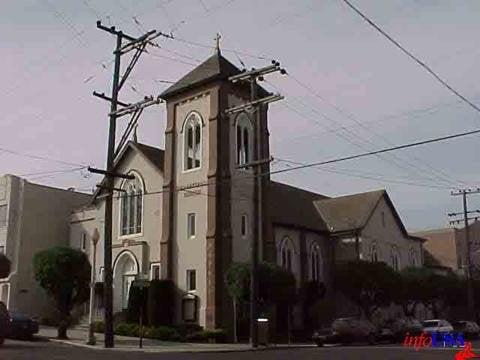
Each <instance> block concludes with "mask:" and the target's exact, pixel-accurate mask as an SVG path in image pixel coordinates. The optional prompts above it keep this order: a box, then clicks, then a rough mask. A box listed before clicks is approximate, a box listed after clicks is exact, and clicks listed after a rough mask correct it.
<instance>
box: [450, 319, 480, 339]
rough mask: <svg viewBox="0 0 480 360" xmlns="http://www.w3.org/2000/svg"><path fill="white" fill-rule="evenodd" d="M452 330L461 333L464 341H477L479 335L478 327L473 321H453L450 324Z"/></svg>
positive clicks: (479, 327)
mask: <svg viewBox="0 0 480 360" xmlns="http://www.w3.org/2000/svg"><path fill="white" fill-rule="evenodd" d="M452 326H453V330H454V331H455V332H457V333H462V334H463V335H464V336H465V338H466V339H477V338H478V337H479V334H480V326H478V324H477V323H476V322H473V321H464V320H460V321H454V322H452Z"/></svg>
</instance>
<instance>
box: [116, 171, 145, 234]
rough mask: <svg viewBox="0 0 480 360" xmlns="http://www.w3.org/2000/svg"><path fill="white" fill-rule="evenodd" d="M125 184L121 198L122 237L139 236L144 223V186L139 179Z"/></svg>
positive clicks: (136, 177) (136, 178)
mask: <svg viewBox="0 0 480 360" xmlns="http://www.w3.org/2000/svg"><path fill="white" fill-rule="evenodd" d="M134 176H135V179H133V180H127V181H125V182H124V183H123V186H122V189H123V190H125V192H122V195H121V197H120V208H121V214H120V229H121V232H120V233H121V235H122V236H123V235H132V234H139V233H141V232H142V222H143V193H144V192H143V186H142V182H141V180H140V179H139V177H138V176H137V175H136V174H134Z"/></svg>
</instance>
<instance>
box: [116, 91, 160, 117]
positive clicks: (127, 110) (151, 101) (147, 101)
mask: <svg viewBox="0 0 480 360" xmlns="http://www.w3.org/2000/svg"><path fill="white" fill-rule="evenodd" d="M162 102H163V100H162V99H161V98H160V96H157V97H156V98H154V97H153V96H146V97H145V98H144V99H143V100H141V101H139V102H137V103H135V104H132V105H130V106H127V107H124V108H123V109H119V110H117V111H115V112H113V113H110V114H109V115H110V116H112V115H114V116H115V117H117V118H119V117H122V116H125V115H128V114H131V113H132V112H135V111H137V110H140V109H144V108H146V107H149V106H151V105H156V104H161V103H162Z"/></svg>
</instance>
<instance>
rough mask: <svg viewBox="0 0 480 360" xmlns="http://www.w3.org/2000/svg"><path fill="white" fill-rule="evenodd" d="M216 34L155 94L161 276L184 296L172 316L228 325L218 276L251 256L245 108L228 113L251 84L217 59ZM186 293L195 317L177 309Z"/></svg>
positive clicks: (227, 304) (246, 96)
mask: <svg viewBox="0 0 480 360" xmlns="http://www.w3.org/2000/svg"><path fill="white" fill-rule="evenodd" d="M219 39H220V37H219V35H217V38H216V43H217V46H216V49H215V53H214V55H212V56H211V57H210V58H208V59H207V60H206V61H205V62H203V63H202V64H200V65H198V66H197V67H196V68H195V69H193V70H192V71H190V72H189V73H188V74H186V75H185V76H184V77H182V78H181V79H180V80H178V81H177V82H176V83H175V84H173V85H172V86H170V87H169V88H168V89H166V90H165V91H164V92H163V93H162V94H161V97H162V98H163V99H164V100H165V101H166V105H167V126H166V130H165V163H164V183H163V193H162V196H163V209H162V237H161V240H160V257H161V271H162V278H164V279H171V280H173V282H174V284H175V285H176V287H177V288H178V289H179V290H180V293H181V294H182V295H181V296H182V298H180V299H178V301H177V304H176V308H175V310H176V311H175V321H176V322H180V323H181V322H183V321H185V322H191V321H194V322H197V323H199V324H200V325H202V326H205V327H206V328H216V327H222V328H227V329H228V328H230V327H231V323H232V320H233V317H232V309H231V299H230V298H229V297H228V294H227V292H226V289H225V286H224V274H225V271H226V270H227V268H228V266H229V265H230V264H231V262H232V261H243V262H246V261H249V248H250V242H251V236H253V234H254V228H253V224H254V219H253V216H254V212H253V206H254V203H253V200H254V199H253V190H254V179H253V177H252V174H253V172H252V171H253V170H252V169H248V168H246V169H245V168H239V165H241V164H242V163H245V162H246V161H249V160H251V159H253V157H252V154H253V150H254V146H253V144H254V143H256V141H255V140H256V139H255V136H254V132H253V128H254V124H253V123H252V118H251V116H249V114H248V112H242V113H240V114H234V115H227V112H226V110H227V109H228V108H231V107H234V106H238V105H241V104H244V103H246V102H248V101H249V100H250V88H249V85H248V84H243V83H235V84H232V83H231V82H230V81H229V80H228V79H229V77H231V76H233V75H237V74H239V73H241V71H240V70H239V69H238V68H237V67H236V66H235V65H233V64H232V63H230V62H229V61H228V60H227V59H226V58H224V57H223V56H222V54H221V52H220V48H219V45H218V43H219ZM260 89H261V88H260ZM261 91H264V90H263V89H261ZM266 114H267V108H266V106H264V107H263V108H262V109H261V111H260V114H259V117H258V118H259V119H260V124H261V134H262V142H261V143H262V149H263V153H264V154H263V156H264V157H268V156H269V143H268V130H267V116H266ZM266 166H268V165H266ZM267 170H268V168H267ZM186 296H188V298H189V299H191V298H194V299H195V307H196V310H195V314H193V318H191V317H192V314H186V312H188V311H185V309H184V306H183V304H184V302H183V301H182V299H183V298H186Z"/></svg>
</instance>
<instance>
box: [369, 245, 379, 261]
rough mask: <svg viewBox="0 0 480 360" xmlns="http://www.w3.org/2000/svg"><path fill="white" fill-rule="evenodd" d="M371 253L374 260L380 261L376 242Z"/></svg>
mask: <svg viewBox="0 0 480 360" xmlns="http://www.w3.org/2000/svg"><path fill="white" fill-rule="evenodd" d="M370 254H371V260H372V262H377V261H378V253H377V245H376V244H373V245H372V247H371V251H370Z"/></svg>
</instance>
